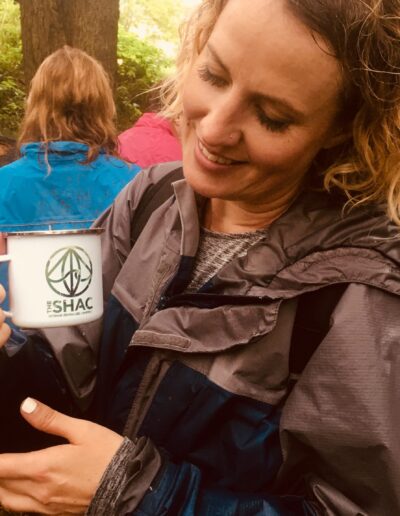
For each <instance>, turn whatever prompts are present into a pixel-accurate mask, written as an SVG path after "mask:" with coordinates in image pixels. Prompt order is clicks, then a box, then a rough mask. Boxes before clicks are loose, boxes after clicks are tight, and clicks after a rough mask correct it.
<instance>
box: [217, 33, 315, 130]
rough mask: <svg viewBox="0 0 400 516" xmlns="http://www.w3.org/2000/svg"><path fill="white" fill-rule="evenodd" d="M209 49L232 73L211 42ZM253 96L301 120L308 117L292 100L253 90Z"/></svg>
mask: <svg viewBox="0 0 400 516" xmlns="http://www.w3.org/2000/svg"><path fill="white" fill-rule="evenodd" d="M207 50H208V51H209V53H210V54H211V56H212V58H213V59H214V60H215V61H216V63H217V64H218V66H219V67H221V69H222V70H223V71H224V72H225V73H227V74H230V71H229V68H228V67H227V66H226V64H225V63H224V62H223V61H222V59H221V58H220V57H219V55H218V53H217V51H216V50H215V48H214V47H213V46H212V44H211V43H207ZM251 97H252V98H253V100H255V101H256V102H260V103H263V102H265V103H267V104H272V105H273V106H275V107H276V108H277V109H282V110H283V111H285V113H286V114H288V115H290V116H293V117H295V118H296V119H297V120H299V121H301V120H303V119H304V118H306V115H305V114H304V113H303V112H302V111H300V110H299V109H296V108H295V107H294V106H293V105H292V103H291V102H289V101H288V100H286V99H283V98H281V97H276V96H274V95H267V94H265V93H261V92H258V91H255V92H252V93H251Z"/></svg>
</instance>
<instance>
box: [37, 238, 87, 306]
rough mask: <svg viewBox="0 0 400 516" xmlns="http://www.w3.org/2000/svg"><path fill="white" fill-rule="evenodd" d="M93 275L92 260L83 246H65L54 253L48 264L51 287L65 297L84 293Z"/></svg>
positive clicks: (47, 270) (47, 273) (47, 276)
mask: <svg viewBox="0 0 400 516" xmlns="http://www.w3.org/2000/svg"><path fill="white" fill-rule="evenodd" d="M92 275H93V265H92V261H91V259H90V257H89V255H88V254H87V252H86V251H85V250H84V249H82V247H63V248H62V249H59V250H58V251H56V252H55V253H53V254H52V255H51V256H50V258H49V260H48V262H47V264H46V280H47V283H48V285H49V287H50V288H51V289H52V290H53V291H54V292H56V293H57V294H60V295H61V296H64V297H75V296H80V295H81V294H83V293H84V292H85V291H86V290H87V289H88V288H89V285H90V282H91V281H92Z"/></svg>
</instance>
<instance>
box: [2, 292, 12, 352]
mask: <svg viewBox="0 0 400 516" xmlns="http://www.w3.org/2000/svg"><path fill="white" fill-rule="evenodd" d="M5 297H6V291H5V290H4V287H3V285H0V304H1V303H2V302H3V301H4V299H5ZM5 320H6V318H5V315H4V312H3V310H2V309H1V308H0V348H1V347H2V346H4V344H5V343H6V342H7V340H8V339H9V337H10V334H11V328H10V327H9V326H8V324H7V323H6V322H5Z"/></svg>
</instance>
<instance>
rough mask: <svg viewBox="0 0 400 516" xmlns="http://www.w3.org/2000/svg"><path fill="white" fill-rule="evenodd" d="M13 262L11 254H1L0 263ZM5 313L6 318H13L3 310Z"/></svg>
mask: <svg viewBox="0 0 400 516" xmlns="http://www.w3.org/2000/svg"><path fill="white" fill-rule="evenodd" d="M9 261H11V255H10V254H0V262H9ZM3 313H4V315H5V316H6V317H11V318H12V316H13V314H12V312H10V311H8V310H3Z"/></svg>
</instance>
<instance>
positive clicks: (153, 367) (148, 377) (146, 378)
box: [123, 266, 171, 439]
mask: <svg viewBox="0 0 400 516" xmlns="http://www.w3.org/2000/svg"><path fill="white" fill-rule="evenodd" d="M170 271H171V266H169V267H166V269H165V271H164V272H163V273H162V274H161V278H160V280H159V282H158V285H161V284H162V283H163V281H164V279H165V277H166V276H167V275H168V274H169V272H170ZM167 287H168V283H167V286H166V288H167ZM166 288H164V289H161V292H165V290H166ZM158 297H159V300H160V302H161V301H162V300H163V299H164V296H163V295H162V293H161V294H160V295H159V289H158V288H157V287H155V288H154V294H153V297H152V299H151V301H150V302H149V303H148V305H147V306H148V307H147V310H146V312H145V313H144V314H143V317H142V320H141V322H140V325H139V327H138V329H137V330H136V331H138V330H140V329H142V328H143V326H144V325H145V324H146V322H147V321H148V320H149V318H150V316H151V314H152V313H153V312H154V311H155V310H156V306H157V304H158V301H157V299H158ZM135 333H136V332H135ZM132 339H133V337H132ZM132 339H131V342H132ZM160 362H161V357H160V356H159V354H158V353H157V352H156V351H154V352H153V354H152V356H151V358H150V360H149V363H148V364H147V366H146V369H145V370H144V373H143V376H142V379H141V381H140V383H139V386H138V389H137V391H136V394H135V396H134V398H133V401H132V405H131V408H130V410H129V414H128V418H127V420H126V423H125V426H124V432H123V433H124V435H126V436H131V438H132V439H135V438H136V437H137V432H138V430H139V428H140V425H141V424H142V421H143V419H144V417H145V414H144V413H143V414H142V415H140V416H139V413H138V407H139V406H140V404H141V402H142V400H143V395H144V393H145V392H146V391H147V389H148V388H149V387H150V385H151V382H152V379H153V378H154V375H155V373H156V371H157V370H158V367H159V364H160Z"/></svg>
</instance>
